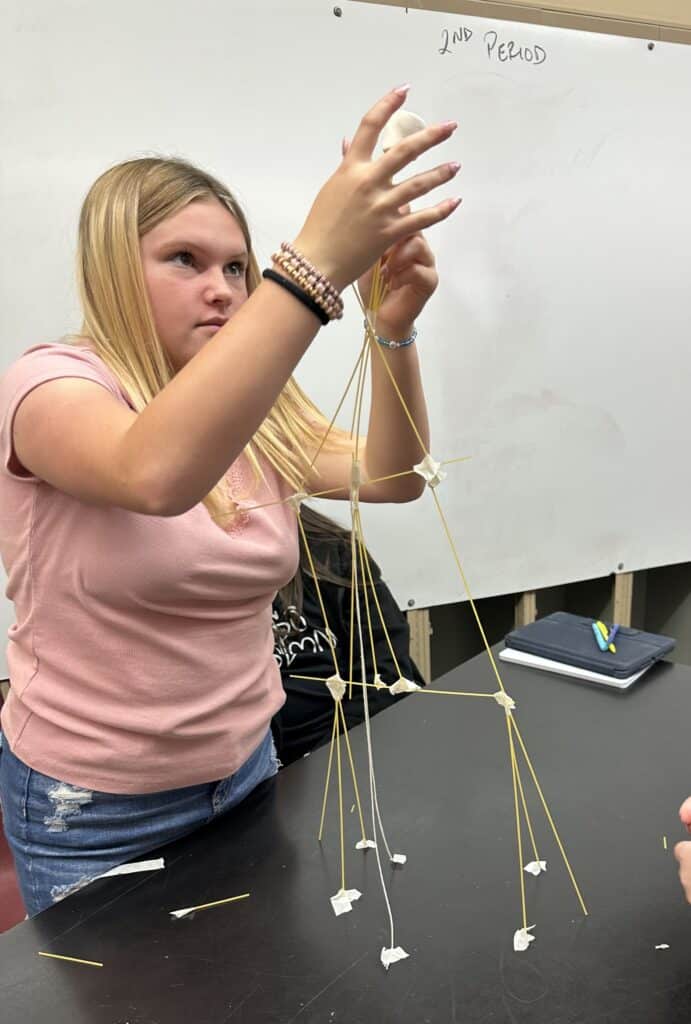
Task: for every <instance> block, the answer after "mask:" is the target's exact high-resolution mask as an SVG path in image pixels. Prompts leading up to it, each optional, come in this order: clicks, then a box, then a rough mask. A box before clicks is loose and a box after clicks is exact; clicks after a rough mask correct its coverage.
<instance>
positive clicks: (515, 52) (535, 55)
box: [439, 26, 547, 65]
mask: <svg viewBox="0 0 691 1024" xmlns="http://www.w3.org/2000/svg"><path fill="white" fill-rule="evenodd" d="M474 35H475V33H474V32H473V30H472V29H470V28H466V27H465V26H461V28H456V29H448V28H445V29H442V34H441V40H442V44H441V46H440V47H439V53H441V54H446V53H451V54H452V53H455V52H456V51H457V49H458V48H461V47H466V46H467V45H468V44H469V43H470V42H471V40H472V39H473V37H474ZM482 41H483V43H484V46H485V52H486V53H487V59H488V60H492V61H499V62H500V63H501V64H506V63H512V62H513V61H516V60H517V61H521V62H522V63H523V64H535V65H538V64H544V63H545V61H546V60H547V51H546V50H545V48H544V47H543V46H539V45H538V44H537V43H535V44H534V45H532V46H529V45H527V44H526V43H517V42H516V41H515V40H514V39H502V38H501V36H500V35H499V33H498V32H496V31H495V30H494V29H491V30H490V31H489V32H485V34H484V35H483V36H482Z"/></svg>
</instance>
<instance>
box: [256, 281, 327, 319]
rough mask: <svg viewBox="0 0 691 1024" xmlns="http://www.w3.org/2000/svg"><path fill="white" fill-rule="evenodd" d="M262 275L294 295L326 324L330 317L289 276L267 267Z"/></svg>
mask: <svg viewBox="0 0 691 1024" xmlns="http://www.w3.org/2000/svg"><path fill="white" fill-rule="evenodd" d="M262 277H265V278H266V279H267V281H273V282H274V284H278V285H280V286H281V288H285V290H286V291H287V292H290V294H291V295H293V296H295V298H296V299H297V300H298V302H301V303H302V304H303V306H306V307H307V309H309V311H310V313H314V315H315V316H316V317H317V319H318V320H320V321H321V323H322V324H328V322H329V319H330V317H329V314H328V313H327V312H326V310H324V309H322V307H321V306H320V305H319V303H317V302H315V301H314V299H313V298H312V296H311V295H308V294H307V292H306V291H305V290H304V289H303V288H301V287H300V286H299V285H298V284H296V283H295V281H291V279H290V278H289V277H283V275H282V274H277V273H276V271H275V270H269V269H267V270H265V271H264V272H263V273H262Z"/></svg>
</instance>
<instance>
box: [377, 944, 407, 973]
mask: <svg viewBox="0 0 691 1024" xmlns="http://www.w3.org/2000/svg"><path fill="white" fill-rule="evenodd" d="M409 956H410V953H406V951H405V950H404V949H403V948H402V947H401V946H390V947H389V948H388V949H387V948H386V946H382V951H381V956H380V958H379V959H380V960H381V962H382V963H383V964H384V967H386V969H387V971H388V969H389V967H390V966H391V964H395V963H398V961H399V960H405V959H406V957H409Z"/></svg>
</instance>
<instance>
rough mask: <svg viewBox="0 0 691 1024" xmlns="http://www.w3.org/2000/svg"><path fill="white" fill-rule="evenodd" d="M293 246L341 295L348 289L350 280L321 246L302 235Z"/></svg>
mask: <svg viewBox="0 0 691 1024" xmlns="http://www.w3.org/2000/svg"><path fill="white" fill-rule="evenodd" d="M293 246H294V247H295V249H297V251H298V252H299V253H301V254H302V255H303V256H304V257H305V259H308V260H309V262H310V263H311V264H312V265H313V266H314V267H316V269H317V270H318V271H319V273H320V274H323V275H324V277H325V278H326V279H327V281H328V282H329V284H330V285H331V286H332V287H333V288H334V289H335V290H336V291H337V292H338V293H339V295H340V293H341V292H342V291H343V290H344V289H345V288H347V287H348V285H349V284H350V281H349V280H346V279H345V278H344V276H343V272H342V270H341V269H340V268H339V266H338V264H337V261H336V260H334V259H333V258H332V257H330V256H329V255H328V253H325V252H323V251H322V250H321V249H320V248H319V246H317V245H314V244H311V243H310V241H309V239H307V238H303V236H302V235H298V236H297V238H296V239H295V241H294V242H293Z"/></svg>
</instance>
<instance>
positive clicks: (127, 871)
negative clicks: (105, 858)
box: [96, 857, 166, 878]
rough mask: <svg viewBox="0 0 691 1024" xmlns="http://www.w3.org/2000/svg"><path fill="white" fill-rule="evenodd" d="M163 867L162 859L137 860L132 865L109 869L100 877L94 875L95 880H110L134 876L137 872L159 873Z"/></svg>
mask: <svg viewBox="0 0 691 1024" xmlns="http://www.w3.org/2000/svg"><path fill="white" fill-rule="evenodd" d="M165 866H166V862H165V861H164V859H163V857H157V858H156V860H138V861H135V862H134V864H121V865H120V866H119V867H117V868H111V869H110V871H104V872H103V874H102V875H96V878H112V877H113V876H114V875H134V874H136V873H137V872H139V871H160V870H161V868H164V867H165Z"/></svg>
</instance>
